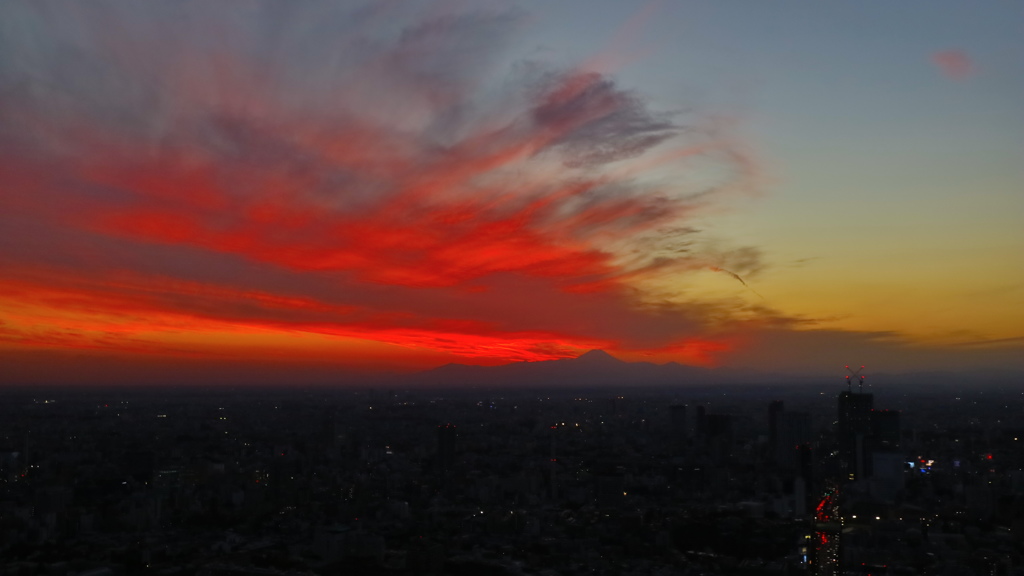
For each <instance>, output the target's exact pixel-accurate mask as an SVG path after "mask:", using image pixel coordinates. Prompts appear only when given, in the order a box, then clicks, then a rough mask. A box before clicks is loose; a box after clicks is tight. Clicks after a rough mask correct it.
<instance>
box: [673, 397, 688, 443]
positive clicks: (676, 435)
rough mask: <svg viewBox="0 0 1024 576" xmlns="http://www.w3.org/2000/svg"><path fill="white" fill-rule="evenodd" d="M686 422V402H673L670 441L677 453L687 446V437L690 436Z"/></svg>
mask: <svg viewBox="0 0 1024 576" xmlns="http://www.w3.org/2000/svg"><path fill="white" fill-rule="evenodd" d="M686 424H687V422H686V404H673V405H672V406H669V430H670V434H671V441H670V443H671V445H672V448H673V451H674V452H675V453H676V454H678V453H679V452H681V451H682V449H683V448H685V446H686V438H687V436H689V434H688V433H687V429H686Z"/></svg>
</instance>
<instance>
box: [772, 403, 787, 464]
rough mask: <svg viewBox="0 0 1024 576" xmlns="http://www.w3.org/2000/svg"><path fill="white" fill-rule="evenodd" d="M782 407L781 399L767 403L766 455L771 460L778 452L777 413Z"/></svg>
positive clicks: (783, 406) (779, 412)
mask: <svg viewBox="0 0 1024 576" xmlns="http://www.w3.org/2000/svg"><path fill="white" fill-rule="evenodd" d="M784 409H785V404H784V403H783V402H782V400H772V403H771V404H769V405H768V457H769V458H770V459H772V460H773V461H774V460H775V459H776V455H777V454H778V452H779V415H780V414H782V411H783V410H784Z"/></svg>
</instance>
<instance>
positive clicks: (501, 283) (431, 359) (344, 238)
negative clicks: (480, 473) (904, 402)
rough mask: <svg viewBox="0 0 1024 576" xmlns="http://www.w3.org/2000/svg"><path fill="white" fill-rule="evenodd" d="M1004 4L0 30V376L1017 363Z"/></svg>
mask: <svg viewBox="0 0 1024 576" xmlns="http://www.w3.org/2000/svg"><path fill="white" fill-rule="evenodd" d="M1022 102H1024V3H1021V2H997V1H991V2H961V1H958V0H948V1H943V0H919V1H910V0H903V1H900V2H891V1H881V0H879V1H858V2H843V3H811V2H723V1H721V0H704V1H679V2H675V1H664V2H653V3H639V2H638V3H632V2H621V1H613V0H605V1H600V0H586V1H582V0H581V1H565V2H548V1H541V0H535V1H526V0H523V1H519V2H497V1H495V2H468V1H467V2H457V1H451V2H367V3H357V2H312V1H309V2H306V1H302V2H221V3H207V2H198V1H197V2H190V1H183V2H177V1H175V2H171V1H167V2H128V1H125V2H88V3H66V2H5V3H3V4H0V384H19V383H21V384H33V383H95V382H113V383H128V382H139V383H145V382H177V381H203V382H213V381H219V380H223V381H230V382H270V381H289V382H301V381H304V380H308V381H317V382H323V381H332V380H333V379H336V378H337V379H339V380H340V379H344V378H345V377H346V376H345V375H350V374H358V373H365V372H379V371H396V372H403V371H416V370H423V369H428V368H431V367H435V366H439V365H442V364H445V363H448V362H459V363H467V364H487V365H494V364H502V363H507V362H512V361H522V360H546V359H554V358H563V357H573V356H577V355H579V354H580V353H582V352H585V351H587V350H590V349H594V348H600V349H604V350H606V351H608V352H610V353H612V354H613V355H615V356H617V357H618V358H621V359H623V360H629V361H640V360H645V361H653V362H659V363H660V362H667V361H677V362H680V363H685V364H696V365H702V366H723V367H736V368H754V369H764V370H771V371H777V372H792V373H799V374H815V375H822V376H823V377H828V376H830V375H835V377H837V378H840V377H841V376H842V366H843V365H844V364H847V363H850V364H856V365H861V364H865V365H867V366H868V371H869V373H870V372H871V371H876V372H903V371H915V370H979V369H989V370H1001V369H1024V264H1022V262H1024V105H1022V104H1021V103H1022Z"/></svg>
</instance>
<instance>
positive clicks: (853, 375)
mask: <svg viewBox="0 0 1024 576" xmlns="http://www.w3.org/2000/svg"><path fill="white" fill-rule="evenodd" d="M862 370H864V367H863V366H861V367H860V368H858V369H857V370H854V369H852V368H850V365H849V364H847V365H846V371H847V372H849V374H847V375H846V390H847V391H849V392H852V391H853V388H852V386H853V381H854V380H856V381H857V392H859V393H861V394H863V393H864V375H863V374H861V371H862Z"/></svg>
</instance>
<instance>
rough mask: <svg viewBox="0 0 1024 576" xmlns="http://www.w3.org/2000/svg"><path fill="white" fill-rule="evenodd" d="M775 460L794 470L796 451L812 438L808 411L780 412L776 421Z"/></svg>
mask: <svg viewBox="0 0 1024 576" xmlns="http://www.w3.org/2000/svg"><path fill="white" fill-rule="evenodd" d="M776 427H777V429H776V448H775V461H776V462H777V463H778V464H779V466H781V467H783V468H786V469H789V470H794V469H796V468H797V467H798V464H799V458H798V456H799V455H798V451H799V450H800V447H801V446H804V445H807V444H810V442H811V440H813V433H812V432H811V415H810V413H808V412H780V413H779V414H778V415H777V422H776Z"/></svg>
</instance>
